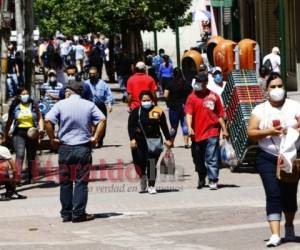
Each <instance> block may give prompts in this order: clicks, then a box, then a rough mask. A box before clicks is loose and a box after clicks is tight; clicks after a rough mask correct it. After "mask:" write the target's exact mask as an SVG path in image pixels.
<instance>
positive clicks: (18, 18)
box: [15, 0, 27, 52]
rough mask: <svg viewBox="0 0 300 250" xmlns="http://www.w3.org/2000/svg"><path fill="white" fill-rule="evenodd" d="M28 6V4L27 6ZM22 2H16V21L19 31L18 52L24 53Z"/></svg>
mask: <svg viewBox="0 0 300 250" xmlns="http://www.w3.org/2000/svg"><path fill="white" fill-rule="evenodd" d="M26 5H27V4H26ZM22 7H23V6H22V0H15V19H16V29H17V51H22V52H23V51H24V23H23V11H22Z"/></svg>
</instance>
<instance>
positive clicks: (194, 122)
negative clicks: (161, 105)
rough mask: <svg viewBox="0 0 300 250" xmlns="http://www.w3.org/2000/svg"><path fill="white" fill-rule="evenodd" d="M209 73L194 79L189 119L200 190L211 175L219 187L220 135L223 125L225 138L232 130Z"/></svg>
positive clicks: (212, 186)
mask: <svg viewBox="0 0 300 250" xmlns="http://www.w3.org/2000/svg"><path fill="white" fill-rule="evenodd" d="M207 82H208V76H207V74H206V73H204V72H200V73H198V74H197V75H196V77H195V79H194V80H193V83H192V87H193V89H194V92H193V93H192V94H190V95H189V97H188V99H187V101H186V106H185V112H186V119H187V125H188V129H189V135H190V137H191V139H192V157H193V161H194V164H195V171H196V172H197V173H198V177H199V180H198V189H201V188H203V187H204V186H205V179H206V176H207V177H208V182H209V187H210V189H211V190H216V189H218V181H219V167H220V166H219V163H220V161H219V137H220V130H221V128H222V130H223V135H224V137H228V136H229V135H228V131H227V129H226V126H225V122H224V118H223V117H224V109H223V106H222V103H221V100H220V97H219V96H218V95H217V94H216V93H214V92H212V91H211V90H209V89H208V88H207Z"/></svg>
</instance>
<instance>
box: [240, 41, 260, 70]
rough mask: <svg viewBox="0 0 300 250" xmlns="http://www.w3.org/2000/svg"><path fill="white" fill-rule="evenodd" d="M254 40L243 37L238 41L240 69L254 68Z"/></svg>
mask: <svg viewBox="0 0 300 250" xmlns="http://www.w3.org/2000/svg"><path fill="white" fill-rule="evenodd" d="M256 44H257V43H256V41H254V40H251V39H243V40H241V41H240V42H239V43H238V46H239V54H240V69H249V70H254V69H255V68H256V65H255V50H254V48H255V46H256Z"/></svg>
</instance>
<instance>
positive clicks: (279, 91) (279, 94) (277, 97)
mask: <svg viewBox="0 0 300 250" xmlns="http://www.w3.org/2000/svg"><path fill="white" fill-rule="evenodd" d="M269 96H270V99H271V100H272V101H274V102H280V101H282V100H283V99H284V97H285V91H284V89H283V88H275V89H272V90H271V91H270V92H269Z"/></svg>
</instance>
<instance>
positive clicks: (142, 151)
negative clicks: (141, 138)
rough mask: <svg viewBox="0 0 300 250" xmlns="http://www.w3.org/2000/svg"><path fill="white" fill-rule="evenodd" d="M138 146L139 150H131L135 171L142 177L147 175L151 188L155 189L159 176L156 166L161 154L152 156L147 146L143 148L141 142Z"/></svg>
mask: <svg viewBox="0 0 300 250" xmlns="http://www.w3.org/2000/svg"><path fill="white" fill-rule="evenodd" d="M137 144H138V148H136V149H133V150H131V154H132V158H133V163H134V167H135V171H136V173H137V174H138V175H139V176H140V177H142V176H143V175H147V177H148V184H149V186H151V187H154V186H155V181H156V176H157V168H156V165H157V162H158V159H159V156H160V154H159V155H151V156H150V155H149V154H148V150H147V146H146V145H142V146H141V144H140V143H139V142H138V143H137Z"/></svg>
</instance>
